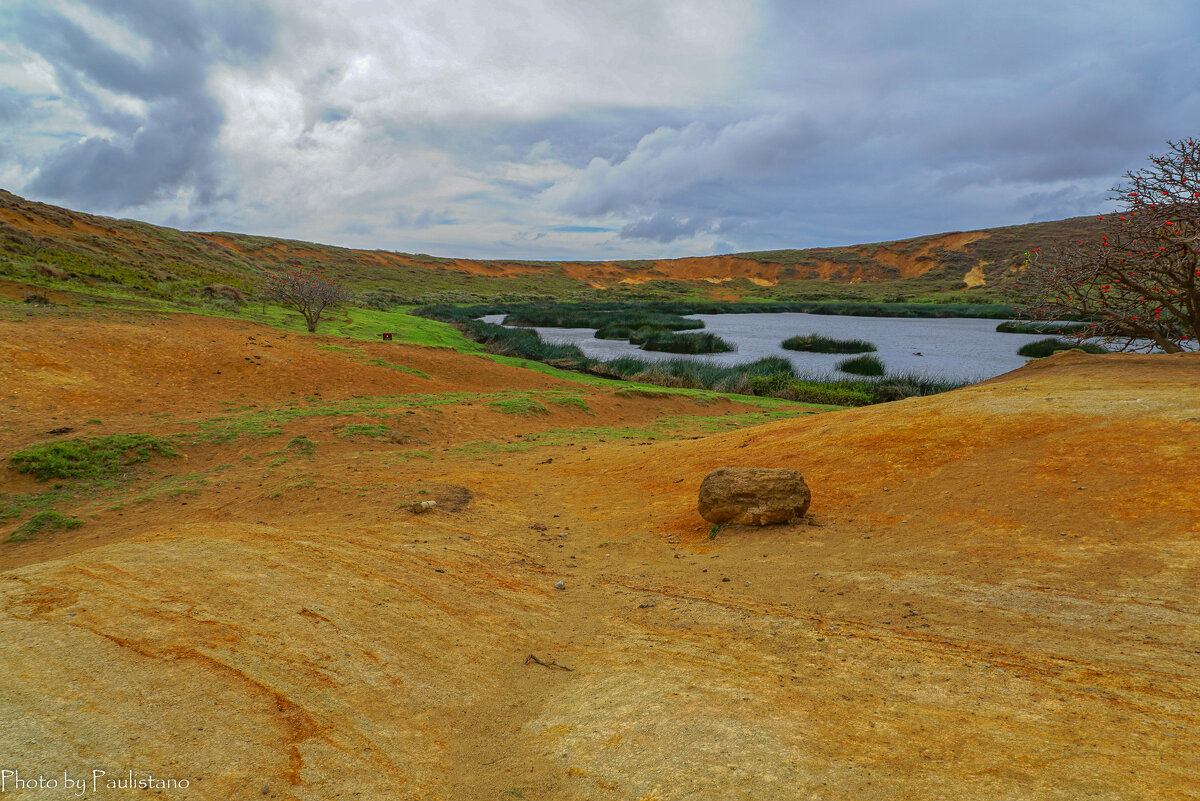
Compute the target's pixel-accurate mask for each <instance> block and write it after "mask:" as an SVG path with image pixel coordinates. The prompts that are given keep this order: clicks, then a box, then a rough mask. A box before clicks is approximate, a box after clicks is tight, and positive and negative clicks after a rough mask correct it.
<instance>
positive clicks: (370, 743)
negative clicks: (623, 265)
mask: <svg viewBox="0 0 1200 801" xmlns="http://www.w3.org/2000/svg"><path fill="white" fill-rule="evenodd" d="M0 332H2V333H3V336H2V337H0V382H2V383H0V415H2V420H0V452H2V453H3V454H4V455H7V454H9V453H11V452H13V451H14V450H16V449H18V448H21V447H25V446H27V445H29V444H32V443H36V442H42V441H46V440H48V439H52V438H53V437H52V436H51V435H49V434H48V433H47V432H48V431H50V430H53V429H56V428H61V427H68V428H72V429H74V431H73V432H70V433H68V434H65V435H60V436H80V435H92V434H95V435H102V434H111V433H118V432H149V433H155V434H159V435H163V436H167V435H170V434H173V433H181V432H182V433H187V432H192V433H196V432H202V431H209V432H211V431H213V430H215V429H213V428H211V426H213V425H216V426H218V427H219V426H220V425H227V424H228V421H229V420H230V419H233V418H237V419H242V420H244V419H246V415H253V414H256V413H262V414H264V415H267V414H269V413H272V412H278V411H279V410H285V409H290V410H292V411H295V410H296V409H305V408H310V407H312V408H316V407H318V406H322V405H324V406H328V407H329V408H331V409H337V410H340V411H339V413H337V414H334V413H332V412H331V413H330V414H322V415H318V414H307V415H292V416H290V417H288V416H285V417H286V419H282V418H278V419H282V422H280V423H279V425H278V429H279V433H273V434H262V432H261V431H259V432H258V433H259V434H260V435H259V436H254V435H252V434H250V433H246V431H242V432H241V433H240V434H239V435H237V436H236V437H234V438H232V439H229V440H227V441H220V437H210V438H208V439H204V438H202V437H196V438H193V439H190V440H186V441H182V444H180V446H179V449H180V452H181V456H180V457H178V458H176V459H161V458H160V459H156V460H154V461H152V462H151V463H149V464H148V465H145V466H143V467H142V468H139V471H138V472H136V473H135V474H134V475H133V476H132V477H130V478H128V479H127V480H126V481H125V482H123V483H118V484H117V485H114V486H112V487H102V488H95V489H92V490H88V491H80V492H78V493H77V494H76V496H75V497H74V498H73V499H71V500H70V501H69V502H66V504H65V505H63V506H60V507H56V508H60V510H62V511H64V512H70V513H71V514H74V515H75V516H76V517H79V518H80V519H83V520H84V521H85V524H84V525H83V526H82V527H81V528H78V529H76V530H74V531H68V532H59V533H56V534H53V535H49V534H45V533H43V534H42V535H39V536H38V537H37V538H35V539H33V540H30V541H27V542H16V543H2V544H0V570H3V572H2V573H0V631H2V634H0V636H2V637H3V642H4V643H5V646H4V648H3V649H0V709H3V710H4V712H5V714H4V715H3V717H2V718H0V770H19V771H20V774H21V777H23V778H29V777H36V776H37V775H39V774H40V775H42V776H44V777H46V778H51V777H57V778H58V779H59V780H60V781H61V777H62V775H63V771H67V774H68V775H69V776H70V777H78V776H83V775H86V776H87V777H91V775H92V774H91V771H93V770H105V771H107V774H108V778H113V777H120V778H124V777H125V776H126V772H127V771H130V770H132V771H133V772H134V774H135V778H137V777H143V778H144V777H145V776H146V775H147V774H152V775H153V776H155V777H157V778H172V779H175V780H186V781H187V782H188V784H189V787H188V788H187V789H185V790H179V789H170V790H163V791H162V792H161V793H156V792H154V791H152V790H136V789H135V790H125V789H121V790H112V791H106V790H104V788H103V781H104V779H103V778H102V779H101V783H100V787H99V789H98V790H97V791H96V792H94V793H89V794H88V796H87V797H88V798H122V799H127V798H163V797H168V798H196V799H232V798H251V797H253V798H279V799H312V800H313V801H326V800H328V799H446V800H447V801H451V800H453V801H458V800H459V799H469V800H473V799H497V800H498V801H503V800H504V799H512V798H526V799H568V800H571V799H604V800H608V799H629V800H630V801H650V799H658V800H659V801H668V800H670V801H676V800H679V801H683V800H684V799H839V800H840V799H847V800H849V799H876V798H878V799H988V801H992V800H993V799H1064V800H1065V799H1082V798H1093V799H1112V800H1114V801H1115V800H1116V799H1197V798H1200V700H1198V699H1200V598H1198V596H1197V587H1198V585H1200V494H1198V493H1197V492H1196V483H1195V473H1196V465H1197V461H1196V452H1197V448H1198V447H1200V356H1197V355H1194V354H1193V355H1182V356H1154V357H1150V356H1120V355H1114V356H1087V355H1083V354H1075V353H1070V354H1060V355H1057V356H1055V357H1052V358H1050V359H1046V360H1044V361H1041V362H1039V363H1034V364H1031V365H1030V366H1028V367H1026V368H1023V369H1022V370H1018V371H1016V372H1014V373H1011V374H1008V375H1006V376H1002V377H1000V378H997V379H993V380H991V381H988V382H986V383H984V384H981V385H977V386H973V387H969V388H966V389H963V390H959V391H956V392H953V393H949V394H946V395H941V396H937V397H933V398H926V399H912V400H908V401H902V402H899V403H893V404H887V405H883V406H876V407H871V408H866V409H860V410H848V411H839V412H829V413H822V414H813V415H810V416H804V417H800V418H796V419H790V420H782V421H778V422H774V423H769V424H767V425H762V426H756V427H752V428H742V429H737V430H732V431H725V432H720V433H707V432H708V431H709V430H711V427H706V421H711V422H712V423H713V426H712V427H719V421H720V420H721V419H722V417H723V416H725V415H731V414H745V413H749V412H753V411H754V410H753V409H750V408H748V407H744V406H742V405H740V404H736V403H732V402H729V401H723V402H717V403H704V404H703V405H702V404H701V403H697V402H696V401H694V400H691V399H688V398H680V397H676V398H659V397H638V396H636V395H635V396H633V397H623V396H621V395H618V394H614V392H613V391H612V390H611V389H608V388H589V387H582V386H579V385H575V384H571V383H567V382H563V381H560V380H558V379H555V378H551V377H547V376H544V375H541V374H538V373H534V372H532V371H527V370H519V369H515V368H509V367H505V366H501V365H497V364H495V363H493V362H490V361H488V360H485V359H483V358H480V357H474V356H466V355H460V354H456V353H453V352H449V351H444V350H434V349H427V348H417V347H410V346H404V345H398V344H397V345H392V344H385V343H378V344H367V345H354V344H352V343H347V342H346V341H345V340H336V339H332V338H329V339H326V338H321V337H317V338H312V337H306V336H300V335H295V334H292V335H287V336H283V335H282V334H280V333H279V332H275V331H272V330H270V329H266V328H261V327H258V326H252V325H249V324H243V323H237V322H229V321H222V320H214V319H205V318H198V317H187V316H177V317H176V316H150V315H139V316H132V315H118V314H116V313H114V314H112V315H111V316H108V317H104V316H98V315H94V314H88V315H83V314H82V313H70V312H68V313H64V312H61V311H48V312H44V313H43V312H31V313H26V312H25V311H24V310H23V309H18V310H15V311H13V310H11V307H10V310H9V311H5V312H3V313H0ZM319 344H324V345H326V346H328V345H331V344H332V345H338V346H339V347H345V348H348V349H349V350H347V351H338V350H330V349H328V347H326V348H321V347H318V345H319ZM375 358H378V359H382V360H386V361H388V362H389V363H392V364H396V365H400V366H402V367H404V368H407V369H408V370H415V371H420V372H421V373H423V374H424V375H425V376H428V377H423V376H422V375H418V374H416V373H413V372H403V371H400V370H397V369H394V368H389V367H385V366H373V365H370V364H368V363H367V362H368V361H369V360H370V359H375ZM514 389H516V390H532V391H535V392H537V393H542V394H540V395H538V396H537V397H539V398H541V399H542V400H543V401H544V402H545V405H546V407H547V408H548V409H549V413H548V414H544V415H538V416H535V417H524V416H520V415H512V414H504V413H502V412H501V411H499V410H497V409H496V408H495V407H492V406H489V405H488V404H489V403H491V402H493V401H494V400H495V399H496V398H498V397H501V395H502V394H503V393H506V392H511V391H512V390H514ZM447 393H459V394H454V395H451V396H447V395H446V394H447ZM555 393H563V396H564V397H565V396H566V395H570V396H572V397H578V398H579V399H580V400H582V401H583V402H584V403H586V405H587V407H588V408H587V409H586V410H584V409H582V408H580V407H579V406H578V404H569V403H564V404H561V405H560V404H556V403H553V402H551V400H550V399H552V398H555V397H558V396H557V395H555ZM435 395H441V396H443V400H444V401H446V402H437V403H434V402H432V401H430V400H429V399H428V398H427V397H426V396H435ZM385 396H387V397H390V398H392V400H390V401H379V400H378V399H380V398H383V397H385ZM447 397H448V398H449V400H446V398H447ZM356 402H358V403H359V404H360V407H361V409H360V410H359V411H354V412H353V413H347V412H346V410H347V409H352V408H353V409H359V408H360V407H357V406H354V404H355V403H356ZM246 407H249V408H246ZM238 415H241V416H242V417H240V418H238V417H237V416H238ZM685 418H686V419H685ZM264 419H265V418H264ZM272 419H276V418H272ZM222 420H224V421H225V423H222V422H221V421H222ZM681 420H683V421H684V422H680V421H681ZM89 421H93V422H89ZM205 421H208V424H209V425H210V428H205V427H204V424H205ZM212 421H217V422H215V423H214V422H212ZM671 421H675V422H674V423H672V422H671ZM260 422H261V421H260ZM371 424H386V425H388V426H389V428H390V430H391V431H392V432H393V433H394V434H395V435H396V436H394V437H392V438H384V437H379V438H370V437H368V436H365V435H364V436H345V434H346V433H347V432H348V431H350V430H351V429H349V428H348V427H350V426H354V425H371ZM656 426H657V428H656ZM663 426H666V428H665V429H664V428H663ZM671 426H675V427H674V428H671ZM222 430H224V429H222ZM663 430H670V431H674V435H673V436H672V437H667V438H655V437H654V436H653V435H652V432H659V433H661V431H663ZM572 432H574V433H572ZM539 434H540V435H541V436H540V438H538V437H537V435H539ZM302 435H303V436H304V437H307V438H308V440H309V441H311V442H312V443H313V445H314V452H313V453H312V454H311V455H305V454H303V453H302V452H301V451H298V450H296V449H295V448H292V447H290V446H289V443H292V442H294V441H295V439H296V438H298V437H300V436H302ZM530 440H533V442H532V444H528V443H529V441H530ZM523 441H524V443H525V444H523ZM725 465H746V466H763V467H780V466H783V467H793V468H796V469H799V470H800V471H801V472H802V473H803V474H804V476H805V478H806V480H807V481H808V483H809V485H810V486H811V487H812V490H813V498H814V500H813V505H812V510H811V511H812V523H814V525H798V526H777V527H768V528H765V529H761V530H738V529H729V528H727V529H723V530H721V531H720V532H718V533H716V535H715V536H713V537H711V538H710V536H709V526H708V524H707V523H705V522H704V521H703V520H701V519H700V518H699V517H698V515H697V514H696V511H695V501H696V490H697V488H698V486H699V484H700V481H701V480H702V479H703V477H704V475H705V474H706V473H707V472H708V471H710V470H712V469H714V468H716V467H719V466H725ZM0 481H2V484H0V492H3V493H5V494H6V495H7V496H8V497H9V498H11V497H13V496H18V495H28V494H31V493H41V492H45V491H47V490H48V489H50V487H51V485H50V484H48V483H46V482H38V481H35V480H34V479H32V478H30V477H28V476H25V475H21V474H18V473H17V472H16V471H15V470H13V469H12V468H11V467H8V466H7V465H5V466H4V468H3V473H0ZM64 489H66V490H71V489H72V486H67V487H65V488H64ZM431 498H432V499H436V500H438V501H439V506H438V508H437V509H436V510H435V511H433V512H431V513H428V514H423V515H416V514H413V513H411V512H409V511H407V510H406V509H404V508H402V504H405V503H407V502H411V501H413V500H422V499H431ZM19 522H20V520H19V519H13V520H9V521H4V525H6V526H7V527H8V528H9V529H11V528H15V526H16V525H17V524H18V523H19ZM6 530H7V529H6ZM559 580H562V581H564V582H565V585H566V589H565V590H556V589H554V584H555V582H557V581H559ZM530 654H533V655H536V657H537V658H538V659H539V660H541V661H543V662H546V663H557V665H558V666H553V665H552V666H550V667H546V666H543V665H539V664H537V663H536V662H533V661H528V659H527V658H528V657H529V655H530ZM559 666H561V667H559ZM565 668H569V670H568V669H565ZM10 780H11V777H10ZM90 789H91V785H90V784H89V790H90ZM4 793H5V794H4V797H6V798H7V797H12V798H22V799H41V798H68V797H71V795H70V793H69V792H68V791H66V790H64V789H62V788H61V787H60V788H59V789H31V790H15V791H14V790H13V788H12V786H11V785H10V786H9V787H8V789H7V790H5V791H4Z"/></svg>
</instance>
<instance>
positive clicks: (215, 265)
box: [0, 190, 1096, 302]
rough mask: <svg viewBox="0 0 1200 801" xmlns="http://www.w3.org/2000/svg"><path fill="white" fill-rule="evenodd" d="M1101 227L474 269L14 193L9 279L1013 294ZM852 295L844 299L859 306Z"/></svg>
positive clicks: (1, 241)
mask: <svg viewBox="0 0 1200 801" xmlns="http://www.w3.org/2000/svg"><path fill="white" fill-rule="evenodd" d="M1095 225H1096V221H1095V219H1094V218H1090V217H1089V218H1083V217H1080V218H1073V219H1069V220H1059V221H1056V222H1047V223H1032V224H1029V225H1021V226H1010V227H1006V228H993V229H986V230H979V231H969V232H955V233H946V234H937V235H932V236H921V237H916V238H913V239H906V240H900V241H896V242H881V243H875V244H865V245H853V246H847V247H832V248H814V249H808V250H778V251H765V252H757V253H739V254H732V255H720V256H706V257H696V258H683V259H657V260H641V261H636V260H635V261H575V262H572V261H564V262H559V261H512V260H473V259H459V258H447V257H440V256H428V255H424V254H411V253H394V252H390V251H383V250H352V249H347V248H339V247H333V246H329V245H319V244H314V243H311V242H298V241H293V240H285V239H274V238H270V237H261V236H249V235H245V234H231V233H188V232H183V231H177V230H174V229H172V228H164V227H161V226H155V225H150V224H147V223H141V222H136V221H132V220H114V219H111V218H108V217H99V216H96V215H91V214H83V213H80V212H74V211H70V210H68V209H63V208H59V207H56V206H50V205H47V204H43V203H36V202H32V201H28V200H25V199H23V198H20V197H18V196H16V195H13V194H11V193H9V192H4V191H2V190H0V276H3V277H6V278H8V279H9V280H18V281H22V280H24V281H28V282H32V283H31V284H30V285H31V286H32V285H37V284H45V283H46V280H47V279H52V280H66V279H70V278H73V279H77V280H81V281H84V282H87V283H91V284H101V285H103V284H113V285H117V286H121V287H125V288H130V289H134V290H137V291H142V292H147V293H151V294H159V295H163V293H164V292H165V293H167V294H165V295H163V296H164V297H174V295H172V294H171V293H172V292H174V293H175V294H178V293H181V292H186V291H188V290H195V289H197V288H198V287H200V286H201V285H204V284H212V283H220V284H228V285H232V286H234V287H238V288H241V289H245V290H253V289H254V288H255V287H256V286H257V285H258V283H259V282H260V280H261V276H262V272H263V271H264V270H271V269H278V268H279V267H280V266H282V265H290V264H302V265H309V266H316V265H320V266H323V267H325V268H328V269H329V270H330V271H332V272H333V273H334V274H336V275H338V276H340V277H342V278H343V279H345V280H347V281H348V282H349V283H350V284H351V285H352V286H353V287H354V288H355V289H359V290H368V289H374V290H377V291H382V292H388V293H392V294H393V295H396V296H398V297H400V298H401V299H405V300H420V301H422V302H428V301H434V300H437V299H446V298H450V299H453V298H459V299H463V300H469V299H472V298H489V297H498V296H514V295H547V294H553V295H555V296H556V297H568V296H594V294H595V293H596V292H598V291H603V292H609V293H613V292H615V293H617V294H616V295H614V297H641V296H645V297H654V296H672V295H674V296H679V295H690V296H698V297H712V298H720V299H737V298H753V297H770V298H776V299H787V298H794V297H798V296H813V295H814V293H816V294H818V295H819V294H822V292H823V290H822V289H821V287H822V286H823V285H830V286H841V287H845V286H847V285H850V284H854V285H862V286H867V285H885V286H887V287H888V288H889V291H890V292H892V293H893V294H900V295H904V294H908V295H910V296H912V295H923V294H927V293H939V292H947V291H956V290H964V289H976V288H991V287H995V286H998V285H1003V284H1004V283H1005V282H1006V281H1007V280H1008V279H1010V278H1011V277H1012V276H1013V275H1014V274H1015V271H1016V270H1017V268H1018V267H1019V266H1020V265H1021V264H1023V262H1024V255H1025V253H1026V252H1027V251H1028V250H1029V249H1030V248H1031V247H1037V246H1047V245H1050V244H1053V243H1054V242H1058V241H1061V240H1064V239H1067V238H1073V237H1076V236H1082V235H1088V234H1090V233H1091V232H1093V231H1094V230H1095ZM845 291H846V290H844V289H843V290H840V292H841V293H842V294H845Z"/></svg>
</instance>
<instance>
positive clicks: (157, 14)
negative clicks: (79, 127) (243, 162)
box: [18, 0, 270, 211]
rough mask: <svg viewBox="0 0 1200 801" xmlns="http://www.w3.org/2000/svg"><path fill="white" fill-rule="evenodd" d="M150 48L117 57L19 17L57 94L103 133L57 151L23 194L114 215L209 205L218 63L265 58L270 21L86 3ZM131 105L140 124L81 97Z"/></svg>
mask: <svg viewBox="0 0 1200 801" xmlns="http://www.w3.org/2000/svg"><path fill="white" fill-rule="evenodd" d="M89 5H91V6H92V8H94V9H95V10H97V11H100V12H102V13H105V14H107V15H108V16H110V17H111V18H112V19H113V21H114V22H117V23H119V24H123V25H125V26H126V27H127V28H128V29H129V30H131V31H133V32H135V33H137V34H139V35H140V36H142V37H143V38H144V39H145V40H146V41H147V42H148V43H149V49H150V52H149V55H148V56H147V57H146V58H145V59H138V58H135V57H133V56H131V55H129V54H127V53H123V52H119V51H117V50H115V49H114V48H113V47H111V46H110V45H108V44H107V43H105V42H104V41H103V40H102V39H101V38H100V37H99V36H97V35H95V34H93V33H91V32H89V31H87V30H85V29H84V28H82V27H81V26H80V25H78V24H76V23H75V22H73V21H71V20H69V19H67V18H65V17H64V16H62V15H59V14H54V13H50V12H48V11H44V10H37V9H27V10H26V11H25V12H24V13H23V14H22V15H21V16H20V17H19V21H18V31H19V33H20V34H22V35H23V38H24V41H26V42H27V43H28V45H29V46H30V47H31V48H32V49H34V50H35V51H37V52H38V53H40V54H41V55H42V56H43V57H45V58H46V59H47V60H48V61H49V62H50V63H51V64H52V65H54V68H55V70H56V73H57V75H58V78H59V82H60V84H61V85H62V86H63V88H64V90H65V91H66V92H67V93H68V95H69V97H70V98H71V100H73V101H74V102H75V103H77V104H78V105H79V106H80V108H82V109H83V110H84V112H85V113H86V114H87V117H88V119H89V120H90V121H91V122H93V123H94V124H96V125H98V126H101V127H103V128H106V129H108V130H110V131H111V132H112V133H111V134H110V135H107V136H102V135H92V136H88V137H86V138H84V139H82V140H79V141H76V142H73V143H71V144H68V145H65V146H64V147H62V148H61V149H59V150H58V151H57V152H55V153H53V154H51V155H50V156H49V157H47V158H46V160H45V161H44V162H43V163H42V164H41V165H40V169H39V171H38V174H37V177H36V178H35V179H34V180H33V182H32V183H31V184H30V186H29V189H30V190H31V191H32V192H33V193H34V194H37V195H43V196H47V197H50V198H55V199H61V200H64V201H66V202H68V203H73V204H76V205H81V206H84V207H88V208H101V209H113V210H121V209H125V208H129V207H133V206H139V205H143V204H146V203H149V202H151V201H154V200H157V199H161V198H163V197H166V196H169V195H171V194H173V193H175V192H178V191H179V190H191V192H192V205H193V207H195V208H196V209H197V211H198V210H200V209H203V208H205V207H207V206H210V205H211V204H212V203H213V202H214V201H215V200H216V197H217V193H218V186H219V183H220V176H219V174H218V163H217V162H218V156H217V153H216V148H215V141H216V137H217V134H218V132H219V131H220V128H221V124H222V121H223V119H224V117H223V114H222V112H221V108H220V106H219V105H218V104H217V102H216V100H215V99H214V98H213V97H212V96H211V95H210V94H209V93H208V90H207V87H206V80H207V76H208V72H209V70H210V69H211V67H212V65H213V64H214V63H215V62H216V60H217V59H218V58H223V59H230V58H232V57H237V56H240V57H245V58H252V57H257V56H261V55H263V54H265V53H266V52H267V51H268V49H269V41H270V27H269V18H268V17H266V15H265V13H264V12H262V11H255V12H252V13H251V12H242V11H239V10H237V8H236V7H234V6H233V5H225V4H218V5H216V6H211V7H208V8H206V9H205V10H204V11H201V10H199V9H198V8H197V7H196V6H195V5H193V4H192V3H190V2H187V0H92V2H91V3H90V4H89ZM89 83H90V84H94V85H96V86H98V87H100V88H102V89H106V90H109V91H112V92H116V93H119V94H123V95H129V96H132V97H135V98H138V99H140V100H142V101H143V102H144V104H145V109H146V111H145V113H144V115H141V116H139V115H135V114H131V113H129V112H123V111H115V110H113V109H112V108H111V107H109V106H108V105H106V104H105V102H104V101H103V100H101V99H100V98H99V97H98V96H97V93H96V92H95V91H93V90H91V89H89V88H88V84H89Z"/></svg>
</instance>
